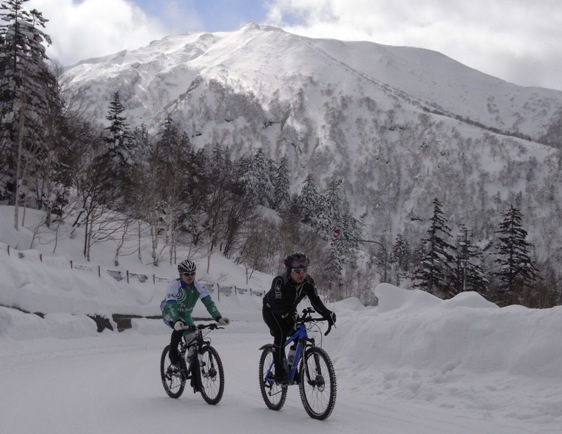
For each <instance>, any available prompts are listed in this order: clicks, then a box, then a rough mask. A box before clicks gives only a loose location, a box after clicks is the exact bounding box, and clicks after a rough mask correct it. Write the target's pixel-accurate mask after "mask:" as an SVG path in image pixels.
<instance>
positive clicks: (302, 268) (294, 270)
mask: <svg viewBox="0 0 562 434" xmlns="http://www.w3.org/2000/svg"><path fill="white" fill-rule="evenodd" d="M291 272H292V273H296V274H300V273H306V267H301V268H291Z"/></svg>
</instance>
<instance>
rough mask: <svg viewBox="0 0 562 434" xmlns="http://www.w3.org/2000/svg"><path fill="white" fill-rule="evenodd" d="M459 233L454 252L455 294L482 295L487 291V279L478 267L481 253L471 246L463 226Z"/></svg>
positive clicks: (466, 230)
mask: <svg viewBox="0 0 562 434" xmlns="http://www.w3.org/2000/svg"><path fill="white" fill-rule="evenodd" d="M461 232H462V233H461V238H460V240H459V243H458V246H457V250H456V252H457V255H456V264H457V266H456V274H455V282H456V285H455V286H456V293H459V292H463V291H476V292H478V293H480V294H483V293H485V292H487V290H488V289H487V285H488V279H487V277H486V276H485V272H484V270H483V269H482V267H481V266H480V262H481V256H482V252H481V251H480V249H478V248H477V247H476V246H475V245H474V244H472V240H471V239H470V236H469V233H468V232H469V231H468V229H467V228H466V227H464V226H463V227H462V231H461Z"/></svg>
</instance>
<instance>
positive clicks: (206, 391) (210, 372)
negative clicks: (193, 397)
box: [160, 323, 224, 405]
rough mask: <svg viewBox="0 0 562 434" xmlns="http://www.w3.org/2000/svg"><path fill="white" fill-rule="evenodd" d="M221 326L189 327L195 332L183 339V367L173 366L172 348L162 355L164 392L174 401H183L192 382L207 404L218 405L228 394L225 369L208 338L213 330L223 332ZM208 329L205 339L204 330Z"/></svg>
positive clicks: (161, 369)
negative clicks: (224, 394) (187, 386)
mask: <svg viewBox="0 0 562 434" xmlns="http://www.w3.org/2000/svg"><path fill="white" fill-rule="evenodd" d="M222 328H223V327H219V326H218V325H217V324H214V323H212V324H199V325H197V326H196V327H195V330H193V327H189V326H186V327H185V328H184V330H193V332H194V333H190V334H187V335H185V334H184V336H182V340H181V341H180V344H179V348H178V349H179V353H180V363H179V366H174V365H172V363H171V362H170V358H169V352H170V345H168V346H166V347H165V348H164V350H163V351H162V357H161V358H160V376H161V378H162V385H163V386H164V390H165V391H166V393H167V394H168V396H169V397H170V398H179V397H180V396H181V394H182V393H183V391H184V389H185V383H186V381H187V380H190V385H191V387H192V388H193V393H197V392H201V396H202V397H203V399H204V400H205V401H206V402H207V404H210V405H215V404H218V403H219V401H220V400H221V399H222V395H223V393H224V369H223V366H222V361H221V359H220V357H219V353H218V352H217V350H216V349H215V348H214V347H212V346H211V340H210V339H208V338H206V336H207V335H208V334H209V333H210V331H211V330H216V329H222ZM204 329H208V330H209V332H207V333H206V334H205V335H204V334H203V330H204Z"/></svg>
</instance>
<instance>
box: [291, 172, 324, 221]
mask: <svg viewBox="0 0 562 434" xmlns="http://www.w3.org/2000/svg"><path fill="white" fill-rule="evenodd" d="M297 205H298V207H299V210H300V213H301V219H302V222H303V223H304V224H308V225H310V226H311V227H313V228H317V227H319V222H320V214H321V213H322V210H323V208H324V203H323V197H322V196H321V195H320V193H319V192H318V189H317V187H316V182H315V181H314V177H313V176H312V175H311V174H309V175H308V176H307V177H306V179H305V181H304V185H303V187H302V189H301V193H300V195H299V196H298V197H297Z"/></svg>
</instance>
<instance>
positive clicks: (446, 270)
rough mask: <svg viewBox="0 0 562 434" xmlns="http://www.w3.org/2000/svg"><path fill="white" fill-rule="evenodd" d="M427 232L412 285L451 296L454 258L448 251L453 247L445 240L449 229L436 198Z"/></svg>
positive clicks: (452, 291) (449, 235) (432, 292)
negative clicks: (422, 252)
mask: <svg viewBox="0 0 562 434" xmlns="http://www.w3.org/2000/svg"><path fill="white" fill-rule="evenodd" d="M427 233H428V237H427V238H425V239H423V240H422V242H424V243H425V255H424V256H423V257H422V258H421V260H420V262H419V263H418V264H417V267H416V271H415V279H416V283H415V284H414V287H415V288H419V289H422V290H424V291H427V292H429V293H430V294H434V295H436V296H438V297H447V298H449V297H452V296H453V295H455V294H454V287H453V286H452V283H453V282H452V278H451V276H452V275H453V270H452V264H453V263H454V261H455V259H454V257H453V255H452V254H451V253H450V252H451V251H454V250H455V247H454V246H453V245H452V244H450V243H449V242H448V241H447V240H446V238H450V237H451V229H450V228H449V227H448V226H447V221H446V219H445V217H444V215H443V211H442V210H441V203H440V202H439V200H438V199H437V198H435V199H434V200H433V217H432V218H431V226H430V228H429V229H428V231H427Z"/></svg>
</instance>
